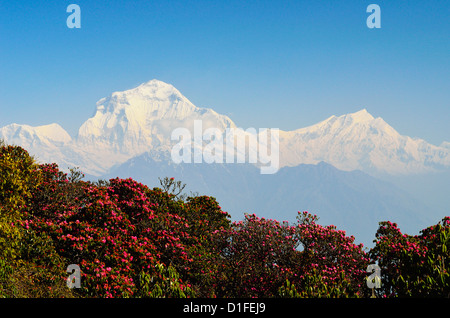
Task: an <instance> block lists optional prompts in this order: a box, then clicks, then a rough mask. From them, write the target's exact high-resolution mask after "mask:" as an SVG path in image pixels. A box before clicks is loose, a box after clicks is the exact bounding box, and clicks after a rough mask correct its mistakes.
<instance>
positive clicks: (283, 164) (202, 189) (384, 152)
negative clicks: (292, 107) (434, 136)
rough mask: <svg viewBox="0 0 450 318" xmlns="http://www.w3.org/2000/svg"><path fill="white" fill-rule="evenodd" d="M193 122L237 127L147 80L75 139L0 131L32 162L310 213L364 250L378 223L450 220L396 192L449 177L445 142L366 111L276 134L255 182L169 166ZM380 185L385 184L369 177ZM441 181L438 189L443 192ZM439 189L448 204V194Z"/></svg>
mask: <svg viewBox="0 0 450 318" xmlns="http://www.w3.org/2000/svg"><path fill="white" fill-rule="evenodd" d="M196 120H201V121H202V124H203V129H204V130H205V129H207V128H216V129H218V130H219V131H220V132H221V133H223V134H225V131H226V130H227V129H230V128H237V127H236V125H235V124H234V123H233V121H232V120H231V119H230V118H229V117H227V116H225V115H221V114H218V113H216V112H215V111H214V110H212V109H208V108H199V107H197V106H195V105H193V104H192V103H191V102H190V101H189V100H188V99H187V98H186V97H184V96H183V95H182V94H181V93H180V92H179V91H178V90H177V89H176V88H174V87H173V86H172V85H169V84H167V83H164V82H161V81H158V80H151V81H149V82H146V83H143V84H141V85H140V86H138V87H136V88H133V89H130V90H126V91H123V92H114V93H112V94H111V96H109V97H106V98H102V99H101V100H99V101H98V102H97V106H96V110H95V114H94V116H93V117H91V118H89V119H88V120H87V121H86V122H85V123H84V124H83V125H82V126H81V127H80V129H79V131H78V134H77V135H76V136H70V135H69V134H68V133H67V132H66V131H65V130H64V129H63V128H62V127H61V126H59V125H58V124H50V125H46V126H39V127H32V126H29V125H18V124H11V125H7V126H5V127H2V128H0V138H3V139H5V141H7V142H8V143H10V144H17V145H20V146H23V147H24V148H26V149H27V150H28V151H29V152H30V153H31V154H33V155H35V156H36V158H37V160H38V161H41V162H56V163H58V164H59V165H60V167H61V168H62V169H65V168H67V167H80V169H81V170H82V171H83V172H85V173H86V174H87V175H88V176H89V177H90V178H92V179H95V178H107V177H115V176H121V177H134V178H136V179H137V180H139V181H141V182H144V183H147V184H148V185H149V186H158V185H159V184H158V180H157V179H158V177H161V178H162V177H165V176H170V177H172V176H173V177H176V178H177V179H179V180H182V181H184V182H186V183H187V184H188V186H189V187H190V189H191V190H192V191H198V192H199V193H200V194H209V195H213V196H215V197H217V198H218V200H219V203H221V205H222V207H223V208H224V209H225V210H229V212H230V213H231V214H232V216H233V217H234V218H236V219H237V218H240V217H242V214H243V213H244V212H249V213H256V214H258V215H261V216H266V217H271V218H275V219H278V220H281V219H286V220H289V221H293V220H294V219H295V215H296V213H297V211H303V210H309V211H310V212H312V213H315V214H318V215H319V217H321V220H322V221H323V222H324V223H325V224H331V223H334V224H335V225H337V226H338V227H339V228H342V229H346V230H348V231H349V233H352V234H355V235H356V236H357V239H359V240H360V241H363V242H364V243H366V244H368V240H371V238H373V236H374V234H375V231H376V228H377V222H378V221H382V220H386V219H389V220H391V221H394V220H398V223H399V224H405V226H406V227H407V229H408V230H410V231H417V230H418V229H421V228H423V227H426V226H428V225H429V224H430V223H429V222H434V223H435V222H437V221H439V220H440V218H441V215H442V213H445V212H446V213H447V214H448V213H450V211H449V210H447V211H445V212H443V211H442V209H440V210H439V209H437V210H436V206H434V205H433V204H432V203H430V202H427V203H428V204H427V205H425V204H423V203H422V202H420V200H418V198H417V197H416V198H415V197H413V196H411V194H408V193H407V192H405V191H403V190H400V189H399V188H398V185H399V184H401V183H397V186H394V185H393V184H392V183H396V181H397V180H405V179H404V178H408V177H409V178H415V176H423V175H429V174H432V173H434V174H436V173H438V174H440V175H442V176H448V172H449V171H450V142H444V143H442V144H441V145H440V146H435V145H432V144H429V143H427V142H426V141H424V140H422V139H414V138H410V137H408V136H402V135H400V134H399V133H398V132H396V131H395V129H394V128H392V127H391V126H389V125H388V124H387V123H386V122H385V121H384V120H383V119H382V118H374V117H373V116H372V115H370V114H369V113H368V112H367V110H365V109H363V110H361V111H358V112H356V113H352V114H345V115H341V116H338V117H336V116H331V117H330V118H328V119H326V120H324V121H322V122H320V123H318V124H316V125H313V126H310V127H306V128H301V129H298V130H294V131H282V130H280V131H279V137H280V139H279V151H280V157H279V159H280V168H281V169H280V170H279V171H278V173H276V174H274V175H261V174H260V172H259V169H257V167H256V166H255V165H252V164H248V163H247V164H217V163H214V164H207V163H202V164H180V165H176V164H175V163H173V162H172V160H171V157H170V151H171V149H172V147H173V145H174V141H173V140H171V133H172V132H173V131H174V129H176V128H180V127H184V128H186V129H188V130H189V131H192V130H193V123H194V121H196ZM266 128H274V127H266ZM242 133H247V132H245V131H242ZM381 176H383V177H384V178H385V179H386V177H387V178H391V179H390V181H391V182H386V181H381V180H378V179H376V178H375V177H377V178H378V177H381ZM402 178H403V179H402ZM445 178H446V179H442V180H443V182H444V183H442V182H441V183H436V184H440V185H442V184H444V185H445V184H448V182H447V180H448V179H447V177H445ZM449 179H450V178H449ZM442 180H441V181H442ZM445 182H447V183H445ZM440 190H441V191H444V192H443V193H442V197H445V196H446V194H447V192H446V190H442V189H440ZM422 192H423V191H422ZM410 193H411V192H410ZM446 197H450V193H449V195H448V196H446ZM441 206H444V205H441ZM444 208H445V207H444ZM442 216H443V215H442ZM427 222H428V223H427Z"/></svg>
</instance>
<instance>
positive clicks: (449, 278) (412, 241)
mask: <svg viewBox="0 0 450 318" xmlns="http://www.w3.org/2000/svg"><path fill="white" fill-rule="evenodd" d="M420 233H421V234H420V235H415V236H411V235H407V234H402V233H401V231H400V229H399V228H398V227H397V224H395V223H392V222H389V221H385V222H380V227H379V229H378V231H377V233H376V239H377V241H376V245H375V247H374V248H373V249H372V250H371V251H370V255H371V257H372V259H373V261H376V262H378V264H379V266H380V267H381V279H382V286H381V289H380V290H377V293H378V294H379V296H383V297H450V275H449V268H450V267H449V266H450V254H449V248H450V217H445V218H444V219H442V221H441V222H439V223H438V224H436V225H433V226H430V227H428V228H426V229H424V230H422V231H421V232H420Z"/></svg>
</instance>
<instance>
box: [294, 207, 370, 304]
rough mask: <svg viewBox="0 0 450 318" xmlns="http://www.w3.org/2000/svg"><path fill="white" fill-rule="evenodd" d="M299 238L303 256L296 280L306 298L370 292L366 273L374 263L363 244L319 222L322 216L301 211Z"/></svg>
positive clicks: (298, 288) (298, 218)
mask: <svg viewBox="0 0 450 318" xmlns="http://www.w3.org/2000/svg"><path fill="white" fill-rule="evenodd" d="M297 220H298V224H297V227H296V231H295V238H296V240H298V241H299V242H300V246H301V250H302V253H301V257H300V261H299V262H298V263H297V264H295V272H296V275H295V276H294V277H293V278H292V283H294V286H295V287H296V288H297V290H301V291H302V293H300V295H301V296H303V297H330V296H332V297H359V296H363V295H365V294H366V293H367V287H366V285H365V280H364V278H365V276H366V275H367V273H366V272H365V270H366V268H367V265H368V264H370V258H369V256H368V255H367V254H366V253H365V252H364V251H363V245H362V244H359V245H356V244H354V243H353V242H354V239H355V238H354V237H353V236H346V234H345V231H341V230H337V229H336V226H334V225H329V226H326V227H324V226H321V225H319V224H317V223H316V222H317V220H318V217H317V216H316V215H311V214H310V213H308V212H302V213H299V214H298V216H297Z"/></svg>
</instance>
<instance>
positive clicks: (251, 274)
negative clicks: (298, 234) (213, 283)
mask: <svg viewBox="0 0 450 318" xmlns="http://www.w3.org/2000/svg"><path fill="white" fill-rule="evenodd" d="M294 233H295V232H294V228H293V227H290V226H288V225H287V224H286V223H283V224H280V223H279V222H278V221H276V220H270V219H265V218H258V217H257V216H256V215H255V214H252V215H245V219H244V220H243V221H240V222H235V223H233V225H232V228H231V229H230V230H229V232H228V233H227V235H226V236H225V239H226V240H227V241H228V245H227V246H226V247H225V248H224V250H223V257H224V266H223V269H224V273H223V274H222V276H221V277H222V278H223V279H222V280H221V282H220V291H219V294H220V296H227V297H274V296H277V295H278V289H279V287H280V286H281V285H282V284H283V282H284V281H285V280H286V278H287V277H288V276H289V275H291V274H292V272H291V265H292V262H295V259H296V256H297V254H298V252H297V251H296V247H297V245H298V244H297V241H296V240H295V238H294Z"/></svg>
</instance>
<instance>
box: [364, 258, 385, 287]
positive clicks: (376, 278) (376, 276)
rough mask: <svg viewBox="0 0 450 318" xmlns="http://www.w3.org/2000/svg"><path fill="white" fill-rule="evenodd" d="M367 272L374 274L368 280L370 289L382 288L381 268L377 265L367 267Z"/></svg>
mask: <svg viewBox="0 0 450 318" xmlns="http://www.w3.org/2000/svg"><path fill="white" fill-rule="evenodd" d="M366 272H368V273H372V274H371V275H369V276H368V277H367V278H366V284H367V287H369V288H381V268H380V266H378V265H377V264H370V265H369V266H367V269H366Z"/></svg>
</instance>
